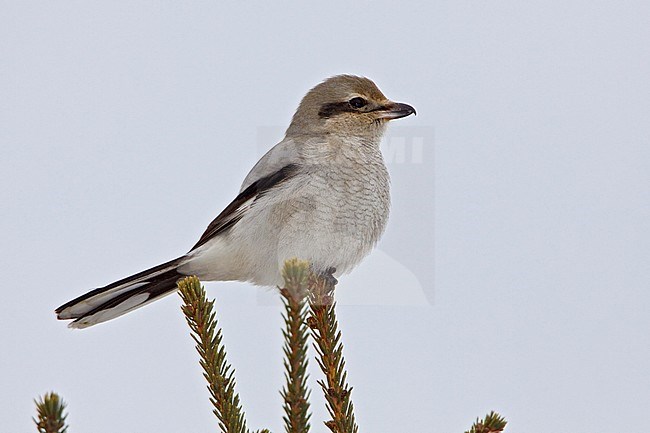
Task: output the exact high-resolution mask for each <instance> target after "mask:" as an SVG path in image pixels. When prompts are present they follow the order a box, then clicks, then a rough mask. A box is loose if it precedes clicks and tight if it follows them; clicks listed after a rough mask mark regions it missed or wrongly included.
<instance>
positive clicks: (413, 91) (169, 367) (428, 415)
mask: <svg viewBox="0 0 650 433" xmlns="http://www.w3.org/2000/svg"><path fill="white" fill-rule="evenodd" d="M649 16H650V5H649V3H648V2H644V1H626V2H593V1H546V2H521V1H462V2H458V1H453V2H452V1H436V2H426V3H425V2H420V3H419V4H414V3H412V2H411V3H407V2H402V3H397V2H394V1H393V2H388V1H386V2H384V1H357V2H343V1H338V2H327V4H322V5H304V4H302V3H291V2H272V3H270V2H257V1H256V2H176V3H172V2H153V1H150V2H82V1H76V2H35V1H21V2H2V4H1V5H0V95H1V96H0V144H1V146H2V159H1V163H2V166H1V170H0V198H1V199H2V203H3V211H2V213H0V226H1V228H2V231H1V233H2V250H1V253H0V263H2V265H1V266H2V271H3V272H2V273H3V276H4V277H3V278H4V288H3V290H2V299H3V302H2V303H0V317H1V319H0V320H1V321H2V326H0V345H1V346H0V347H2V354H1V355H0V360H1V361H2V368H0V389H1V390H2V391H1V392H0V408H1V409H0V413H1V414H2V417H1V418H2V420H3V421H2V423H3V424H2V425H3V429H6V431H15V432H19V431H33V426H32V425H31V423H32V422H31V419H30V418H31V416H32V415H33V413H34V410H33V403H32V399H33V398H34V397H36V396H37V395H39V394H42V393H44V392H45V391H48V390H51V389H54V390H56V391H57V392H59V393H60V394H61V395H62V396H63V397H64V399H65V400H66V401H68V402H69V405H70V408H69V409H70V417H69V422H70V424H71V430H70V431H71V433H74V432H84V431H92V432H95V433H104V432H106V433H108V432H114V431H125V432H136V433H140V432H142V433H146V432H210V431H216V429H217V428H216V422H215V420H214V417H213V416H212V414H211V413H210V405H209V403H208V400H207V397H208V395H207V391H206V390H205V387H204V383H203V378H202V377H201V374H200V369H199V366H198V363H197V356H196V355H195V353H194V349H193V347H192V342H191V339H190V338H189V336H188V329H187V328H186V326H185V324H184V321H183V318H182V316H181V314H180V311H179V300H178V299H177V298H176V297H170V298H167V299H165V300H163V301H161V302H159V303H156V304H153V305H150V306H148V307H146V308H144V309H142V310H139V311H137V312H135V313H133V314H130V315H127V316H125V317H123V318H120V319H119V320H116V321H114V322H109V323H106V324H103V325H100V326H97V327H95V328H91V329H88V330H85V331H77V332H74V331H71V330H68V329H67V328H66V327H65V324H64V323H60V322H57V321H56V320H55V319H54V314H53V309H54V308H55V307H56V306H58V305H60V304H61V303H63V302H64V301H67V300H69V299H70V298H72V297H74V296H77V295H79V294H81V293H82V292H84V291H85V290H87V289H90V288H92V287H97V286H101V285H105V284H107V283H109V282H111V281H113V280H115V279H118V278H121V277H123V276H126V275H128V274H131V273H133V272H137V271H140V270H142V269H144V268H146V267H149V266H152V265H155V264H157V263H159V262H161V261H163V260H168V259H171V258H173V257H175V256H177V255H178V254H180V253H183V252H185V251H186V250H187V249H188V248H189V247H190V246H191V245H193V243H194V242H195V241H196V239H197V238H198V236H199V235H200V234H201V232H202V231H203V229H204V228H205V226H206V225H207V224H208V223H209V222H210V220H211V219H212V218H213V217H214V216H215V215H216V213H217V212H218V211H220V210H221V209H222V208H223V207H224V206H225V205H226V204H227V203H228V202H229V201H230V200H231V199H232V198H233V197H234V195H235V194H236V192H237V189H238V187H239V184H240V182H241V180H242V179H243V177H244V176H245V174H246V173H247V171H248V170H249V169H250V167H251V166H252V165H253V163H254V162H255V161H256V160H257V158H258V157H259V156H260V155H261V154H263V152H264V151H266V150H267V149H268V148H269V147H271V146H272V145H273V144H275V142H277V141H279V140H280V138H281V134H282V130H283V129H284V128H285V127H286V125H287V124H288V122H289V120H290V116H291V115H292V113H293V111H294V110H295V107H296V106H297V103H298V101H299V100H300V98H301V97H302V95H303V94H304V93H305V92H306V91H307V90H308V89H309V88H310V87H312V86H313V85H315V84H316V83H318V82H319V81H320V80H322V79H323V78H325V77H328V76H331V75H334V74H339V73H354V74H360V75H366V76H368V77H370V78H372V79H373V80H375V81H376V82H377V84H378V85H379V86H380V88H381V89H382V90H383V91H384V93H385V94H386V95H388V96H389V97H390V98H393V99H395V100H398V101H401V102H407V103H410V104H412V105H413V106H415V107H416V108H417V110H418V116H417V117H409V118H406V119H401V120H399V121H396V122H395V124H394V125H392V126H393V127H394V128H393V129H392V130H391V135H390V137H388V138H387V141H386V143H385V149H386V151H387V154H388V159H389V162H390V167H389V168H390V171H391V174H392V187H393V211H392V214H391V220H390V222H389V226H388V229H387V232H386V234H385V236H384V239H383V241H382V242H381V244H380V246H379V250H378V251H376V252H375V253H374V254H373V255H372V256H371V257H369V258H368V259H367V261H366V262H364V264H363V265H362V266H361V267H360V268H359V269H358V270H357V272H355V273H354V274H353V275H351V276H350V277H348V278H342V279H341V284H340V289H339V291H340V295H341V299H342V301H343V303H344V304H345V305H343V306H342V307H341V308H340V310H339V311H340V320H341V326H342V329H343V333H344V342H345V344H346V352H345V353H346V355H347V365H348V369H349V379H350V382H351V384H352V385H353V386H354V393H353V398H354V403H355V406H356V408H357V418H358V421H359V424H360V426H361V431H364V432H379V433H383V432H395V431H404V432H424V431H439V432H462V431H464V429H466V428H467V427H469V425H470V424H471V422H472V421H473V420H474V418H475V417H476V416H482V415H483V414H485V413H486V412H488V411H489V410H491V409H495V410H498V411H500V412H501V413H502V414H503V415H505V416H506V417H507V418H508V420H509V421H510V423H511V428H510V431H511V432H518V431H525V432H528V433H542V432H548V431H549V429H550V430H553V431H557V432H589V433H595V432H611V431H629V432H633V431H641V430H643V429H645V428H646V426H647V420H646V418H647V417H646V415H647V410H648V409H647V408H648V407H650V372H649V370H648V365H650V337H649V331H650V315H649V314H648V311H649V309H650V290H649V285H650V284H649V282H650V263H649V262H650V205H649V203H650V174H649V173H650V170H649V164H650V122H649V121H648V119H649V115H650V83H649V81H648V77H649V76H650V52H649V51H648V44H649V43H650V30H649V28H650V27H649V26H648V17H649ZM208 288H209V293H210V294H211V295H212V296H216V297H217V298H218V300H217V307H218V312H219V316H220V318H221V323H222V325H223V327H224V333H225V342H226V344H227V347H228V350H229V354H230V360H231V361H232V363H233V364H234V366H235V367H236V369H237V380H238V390H239V392H240V395H241V397H242V400H243V403H244V406H245V409H246V410H247V413H248V420H249V423H250V426H251V427H252V428H255V429H257V428H261V427H268V428H271V429H272V430H273V431H274V432H280V431H282V422H281V416H282V414H281V400H280V396H279V393H278V391H279V389H280V387H281V385H282V380H283V379H282V364H281V333H280V327H281V319H280V308H279V305H278V302H277V300H276V299H275V297H274V296H272V294H270V293H264V292H258V291H257V290H256V289H254V288H252V287H249V286H247V285H245V284H235V283H231V284H225V283H221V284H219V283H214V284H212V283H211V284H209V285H208ZM316 377H318V373H317V372H316V371H313V379H315V378H316ZM319 394H320V393H319V392H318V389H316V388H315V389H314V396H315V397H317V398H315V399H314V402H315V403H316V404H315V407H314V412H315V413H314V416H313V424H314V431H315V432H320V431H325V429H324V427H323V426H322V424H321V421H322V420H323V419H325V413H324V410H323V408H322V399H321V398H320V395H319Z"/></svg>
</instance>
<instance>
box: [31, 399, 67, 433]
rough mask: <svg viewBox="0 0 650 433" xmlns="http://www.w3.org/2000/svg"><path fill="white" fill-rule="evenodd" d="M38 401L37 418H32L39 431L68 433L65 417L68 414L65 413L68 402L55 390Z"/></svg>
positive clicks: (43, 432) (44, 432) (36, 401)
mask: <svg viewBox="0 0 650 433" xmlns="http://www.w3.org/2000/svg"><path fill="white" fill-rule="evenodd" d="M34 403H36V418H32V419H33V420H34V423H35V424H36V429H37V430H38V431H39V433H66V431H68V426H67V425H66V424H65V419H66V418H67V417H68V415H67V414H66V413H65V406H66V404H65V403H64V402H63V400H62V399H61V398H60V397H59V395H58V394H56V393H54V392H48V393H46V394H45V395H44V396H43V397H41V398H39V399H38V400H34Z"/></svg>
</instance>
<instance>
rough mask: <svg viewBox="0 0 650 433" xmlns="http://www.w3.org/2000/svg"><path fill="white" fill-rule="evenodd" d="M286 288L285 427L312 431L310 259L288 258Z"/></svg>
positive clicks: (291, 432)
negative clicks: (310, 423)
mask: <svg viewBox="0 0 650 433" xmlns="http://www.w3.org/2000/svg"><path fill="white" fill-rule="evenodd" d="M282 277H283V278H284V288H282V289H280V294H281V295H282V301H283V303H284V314H283V315H282V317H283V319H284V325H285V327H284V329H283V331H282V335H283V336H284V348H283V349H284V369H285V374H284V376H285V380H286V384H285V385H284V387H283V388H282V391H281V392H280V394H281V395H282V398H283V400H284V405H283V409H284V416H283V419H284V427H285V431H286V432H287V433H308V432H309V427H310V426H309V419H310V417H311V414H310V413H309V396H310V392H309V389H308V387H307V378H308V374H307V365H308V360H307V349H308V343H307V340H308V339H309V329H308V328H307V325H306V323H307V293H308V286H307V284H308V281H309V263H308V262H305V261H300V260H297V259H292V260H288V261H287V262H285V264H284V268H283V269H282Z"/></svg>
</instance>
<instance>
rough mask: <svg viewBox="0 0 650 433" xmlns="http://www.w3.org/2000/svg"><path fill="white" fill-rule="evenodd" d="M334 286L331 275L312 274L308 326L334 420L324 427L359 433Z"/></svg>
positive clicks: (329, 408)
mask: <svg viewBox="0 0 650 433" xmlns="http://www.w3.org/2000/svg"><path fill="white" fill-rule="evenodd" d="M335 284H336V280H335V279H334V278H333V277H331V276H326V275H325V276H324V275H316V274H313V273H312V274H311V276H310V280H309V309H310V316H309V318H308V321H307V324H308V325H309V327H310V328H311V330H312V336H313V338H314V341H315V344H314V347H315V348H316V353H317V354H318V358H317V362H318V365H319V366H320V369H321V370H322V372H323V374H324V375H325V380H324V381H323V380H319V381H318V384H319V385H320V387H321V389H322V390H323V393H324V394H325V401H326V405H327V411H328V412H329V414H330V417H331V419H330V420H328V421H326V422H325V425H326V426H327V427H328V428H329V429H330V430H331V431H332V433H357V432H358V430H359V428H358V426H357V424H356V421H355V419H354V407H353V405H352V400H351V398H350V394H351V392H352V387H351V386H349V385H348V383H347V372H346V371H345V359H344V358H343V344H342V343H341V331H339V329H338V322H337V319H336V312H335V307H336V302H335V301H334V286H335Z"/></svg>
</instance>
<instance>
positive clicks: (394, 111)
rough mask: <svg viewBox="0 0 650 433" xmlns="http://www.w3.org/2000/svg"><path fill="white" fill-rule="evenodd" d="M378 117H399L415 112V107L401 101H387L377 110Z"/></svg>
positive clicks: (389, 118)
mask: <svg viewBox="0 0 650 433" xmlns="http://www.w3.org/2000/svg"><path fill="white" fill-rule="evenodd" d="M377 113H378V114H379V118H380V119H388V120H391V119H399V118H400V117H406V116H410V115H411V114H417V113H416V112H415V108H413V107H411V106H410V105H408V104H402V103H401V102H389V103H387V104H385V105H383V106H382V107H381V108H379V109H378V110H377Z"/></svg>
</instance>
